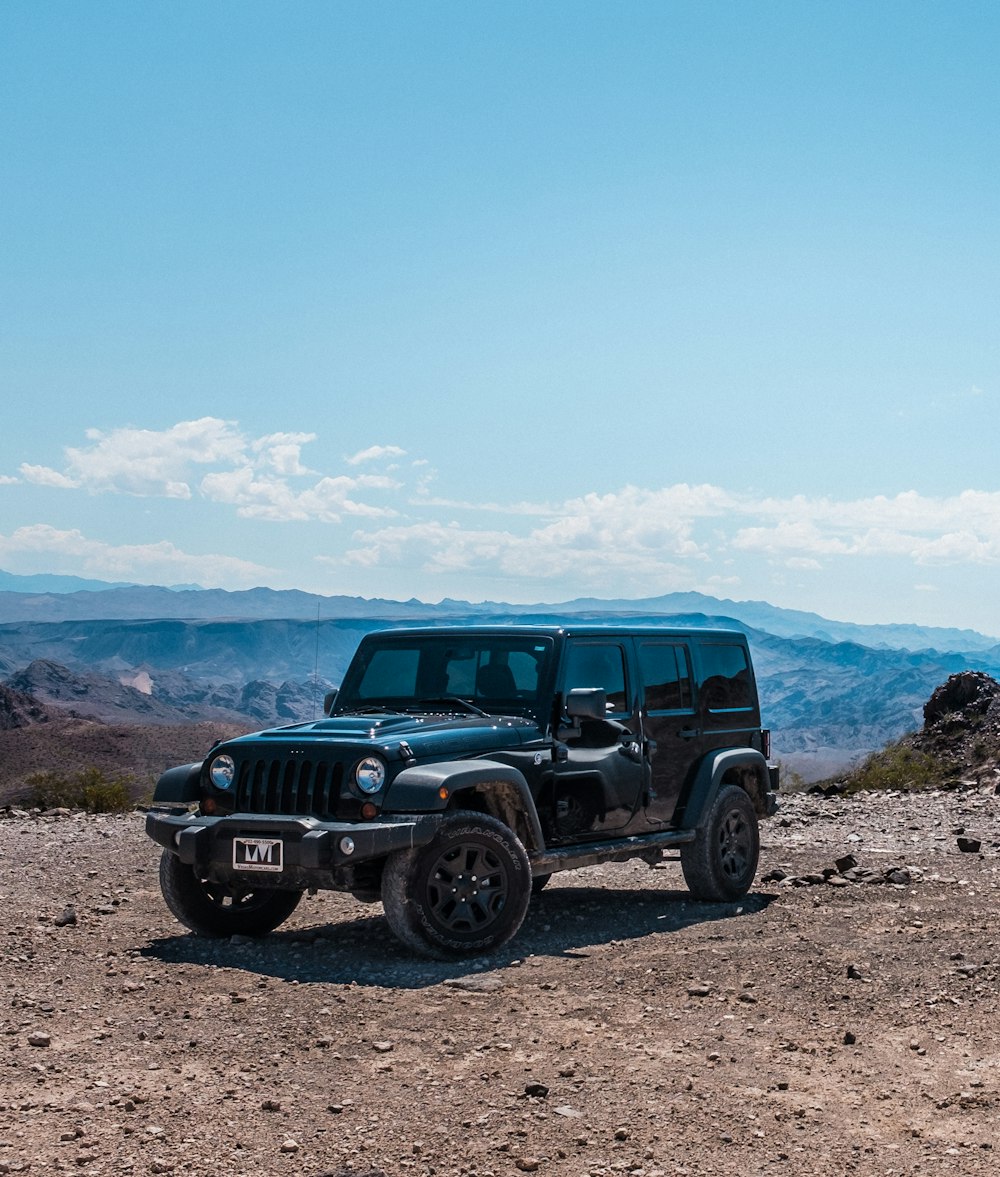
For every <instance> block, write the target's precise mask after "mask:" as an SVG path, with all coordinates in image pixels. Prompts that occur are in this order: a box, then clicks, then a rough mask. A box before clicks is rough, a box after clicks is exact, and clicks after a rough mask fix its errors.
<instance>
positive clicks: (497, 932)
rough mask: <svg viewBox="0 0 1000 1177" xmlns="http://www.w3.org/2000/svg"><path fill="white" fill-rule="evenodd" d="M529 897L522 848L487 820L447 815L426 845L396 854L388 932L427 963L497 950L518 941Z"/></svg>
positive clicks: (386, 875)
mask: <svg viewBox="0 0 1000 1177" xmlns="http://www.w3.org/2000/svg"><path fill="white" fill-rule="evenodd" d="M530 898H531V868H530V866H529V865H528V855H527V853H526V851H525V849H524V846H523V845H522V844H521V841H520V839H519V838H518V837H517V835H516V834H515V833H513V831H512V830H510V829H508V828H507V826H505V825H504V824H503V822H501V821H498V820H497V819H496V818H495V817H491V816H490V815H489V814H485V813H472V812H465V811H460V812H456V813H454V814H451V815H449V816H448V817H446V818H445V819H444V821H443V822H442V823H441V827H440V829H439V830H438V832H437V834H436V835H435V836H434V838H433V840H432V841H431V842H429V843H428V844H427V845H426V846H421V847H419V848H417V849H414V850H399V851H397V852H396V853H395V854H392V855H390V857H389V859H388V861H387V862H386V865H385V871H384V872H383V875H382V904H383V906H384V908H385V915H386V919H387V920H388V921H389V926H390V928H392V930H393V932H394V933H395V934H396V936H398V937H399V939H400V940H402V942H403V943H404V944H405V945H406V946H407V947H408V948H411V949H412V950H413V951H414V952H419V953H420V954H421V955H423V956H433V957H438V958H448V957H459V956H475V955H478V954H480V953H485V952H492V951H494V950H495V949H497V948H499V947H501V945H503V944H506V943H507V941H508V940H510V938H511V937H512V936H514V935H515V934H516V932H517V930H518V928H520V926H521V924H522V922H523V921H524V916H525V913H526V912H527V910H528V900H529V899H530Z"/></svg>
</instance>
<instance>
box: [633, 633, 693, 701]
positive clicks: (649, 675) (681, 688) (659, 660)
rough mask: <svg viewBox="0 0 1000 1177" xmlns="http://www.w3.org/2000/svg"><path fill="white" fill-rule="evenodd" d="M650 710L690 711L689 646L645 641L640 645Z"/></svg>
mask: <svg viewBox="0 0 1000 1177" xmlns="http://www.w3.org/2000/svg"><path fill="white" fill-rule="evenodd" d="M639 669H640V671H641V672H642V682H643V688H644V690H645V697H646V710H647V711H689V710H690V709H691V672H690V671H689V669H688V654H687V648H686V647H685V646H681V645H676V644H674V643H666V642H642V643H641V644H640V646H639Z"/></svg>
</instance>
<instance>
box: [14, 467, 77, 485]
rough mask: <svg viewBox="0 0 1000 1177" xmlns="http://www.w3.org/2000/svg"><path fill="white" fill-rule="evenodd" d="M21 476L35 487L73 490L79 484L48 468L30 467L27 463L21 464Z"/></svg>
mask: <svg viewBox="0 0 1000 1177" xmlns="http://www.w3.org/2000/svg"><path fill="white" fill-rule="evenodd" d="M20 469H21V475H22V477H23V478H24V480H25V481H26V482H33V483H34V484H35V485H36V486H55V487H58V488H59V489H60V490H74V489H76V488H77V487H78V486H79V485H80V483H79V482H77V481H76V480H75V479H73V478H70V477H68V476H67V475H66V474H60V473H59V471H58V470H52V469H51V468H50V467H48V466H31V465H29V464H28V463H27V462H22V463H21V467H20Z"/></svg>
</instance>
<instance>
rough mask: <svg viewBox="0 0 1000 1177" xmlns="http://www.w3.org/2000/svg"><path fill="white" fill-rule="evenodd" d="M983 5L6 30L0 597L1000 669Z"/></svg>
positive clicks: (227, 20)
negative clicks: (896, 636) (774, 632)
mask: <svg viewBox="0 0 1000 1177" xmlns="http://www.w3.org/2000/svg"><path fill="white" fill-rule="evenodd" d="M998 49H1000V7H998V6H997V5H995V4H992V3H989V4H986V3H983V4H979V3H962V2H954V0H953V2H950V3H926V2H921V0H908V2H905V3H893V2H882V3H851V2H849V0H848V2H838V3H836V4H834V3H825V2H823V3H820V2H812V3H810V2H805V0H802V2H798V3H785V2H781V0H776V2H758V3H750V2H745V3H736V2H735V0H734V2H731V3H717V2H711V0H708V2H702V3H684V2H675V3H671V2H670V0H660V2H658V3H642V2H635V3H624V2H611V0H608V2H605V3H587V2H584V0H580V2H577V3H539V2H535V3H517V2H508V3H469V2H464V3H420V2H416V0H415V2H412V3H405V4H404V3H396V4H384V3H379V2H377V0H364V2H360V0H359V2H358V3H338V2H336V0H331V2H329V3H310V2H299V3H278V2H276V0H275V2H270V3H265V2H260V0H241V2H238V3H225V2H218V0H216V2H213V3H202V2H198V3H186V2H184V0H172V2H170V3H158V2H156V0H146V2H144V3H143V4H141V5H136V4H133V3H108V2H102V0H93V2H91V3H88V4H79V3H74V2H71V0H66V2H53V0H28V2H24V3H21V2H18V0H6V2H5V3H4V4H3V5H2V6H0V243H2V257H3V265H2V266H0V393H2V398H3V402H2V403H3V405H4V409H3V424H4V428H3V429H2V431H0V568H4V569H6V570H8V571H11V572H18V573H33V572H41V571H47V572H63V573H72V574H76V575H81V576H88V577H98V578H102V579H109V580H137V581H141V582H151V583H189V582H197V583H200V584H203V585H206V586H221V587H225V588H234V589H235V588H245V587H250V586H251V585H255V584H268V585H272V586H274V587H277V588H291V587H295V588H303V589H308V590H311V591H317V592H323V593H331V594H332V593H351V594H359V595H363V596H368V597H375V596H380V597H394V598H409V597H419V598H421V599H423V600H427V601H436V600H440V599H441V598H443V597H457V598H464V599H468V600H473V601H480V600H485V599H493V600H509V601H518V602H525V601H549V602H554V601H560V600H565V599H568V598H572V597H576V596H584V595H599V596H613V597H642V596H648V595H654V594H659V593H663V592H669V591H674V590H687V589H698V590H701V591H704V592H709V593H713V594H715V595H717V596H722V597H734V598H738V599H766V600H769V601H771V602H773V603H774V604H777V605H783V606H787V607H791V608H801V609H809V610H813V611H815V612H819V613H823V614H825V615H827V616H831V617H835V618H840V619H845V620H854V621H864V622H873V621H918V622H924V623H928V624H940V625H956V626H970V627H974V628H977V629H980V630H982V631H984V632H986V633H991V634H996V635H1000V593H998V592H997V569H998V562H1000V472H998V465H997V454H998V445H997V442H998V420H1000V417H998V397H1000V300H998V294H1000V216H998V213H1000V208H998V205H1000V196H998V194H1000V150H998V149H1000V117H998V116H1000V110H998V106H1000V102H998V100H1000V71H998V70H997V68H996V60H997V52H998Z"/></svg>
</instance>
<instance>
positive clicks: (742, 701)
mask: <svg viewBox="0 0 1000 1177" xmlns="http://www.w3.org/2000/svg"><path fill="white" fill-rule="evenodd" d="M701 697H702V701H703V702H704V703H705V705H706V706H707V707H708V709H709V711H737V710H743V709H746V708H748V707H753V691H752V690H751V687H750V662H749V659H748V657H747V651H746V647H744V646H738V645H735V644H734V645H722V644H719V645H714V644H713V645H710V646H708V645H706V646H702V647H701Z"/></svg>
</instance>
